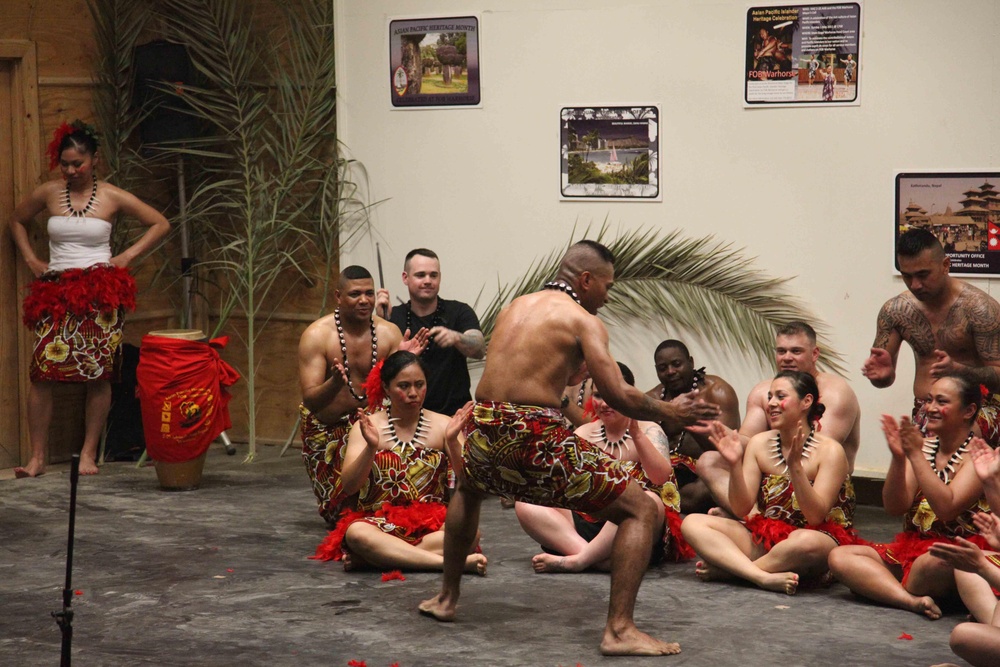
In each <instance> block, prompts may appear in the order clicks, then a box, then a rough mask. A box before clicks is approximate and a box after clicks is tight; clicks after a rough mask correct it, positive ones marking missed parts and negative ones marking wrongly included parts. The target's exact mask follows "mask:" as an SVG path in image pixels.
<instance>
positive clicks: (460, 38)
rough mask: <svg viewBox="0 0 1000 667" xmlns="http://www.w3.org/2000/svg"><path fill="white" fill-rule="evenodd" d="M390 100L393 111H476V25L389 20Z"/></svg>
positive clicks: (465, 20)
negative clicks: (461, 109) (446, 108)
mask: <svg viewBox="0 0 1000 667" xmlns="http://www.w3.org/2000/svg"><path fill="white" fill-rule="evenodd" d="M389 96H390V98H391V99H392V106H393V107H394V108H396V109H412V108H427V107H470V106H472V107H474V106H478V105H479V103H480V92H479V19H478V18H476V17H475V16H458V17H442V18H423V19H393V20H390V21H389Z"/></svg>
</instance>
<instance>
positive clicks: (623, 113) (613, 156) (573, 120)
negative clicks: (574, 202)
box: [559, 105, 660, 201]
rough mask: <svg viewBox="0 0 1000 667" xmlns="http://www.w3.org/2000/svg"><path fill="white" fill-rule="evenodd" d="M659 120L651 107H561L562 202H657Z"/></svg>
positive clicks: (658, 116)
mask: <svg viewBox="0 0 1000 667" xmlns="http://www.w3.org/2000/svg"><path fill="white" fill-rule="evenodd" d="M659 118H660V112H659V108H658V107H656V106H651V105H641V106H621V107H612V106H607V107H600V106H592V107H563V108H562V110H561V112H560V128H561V129H560V134H559V138H560V145H561V165H562V168H561V176H562V181H561V189H560V193H561V194H562V197H563V198H564V199H631V200H647V201H648V200H657V199H659V198H660V185H659V183H660V178H659V155H660V149H659V141H660V140H659Z"/></svg>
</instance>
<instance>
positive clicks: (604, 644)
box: [420, 241, 719, 655]
mask: <svg viewBox="0 0 1000 667" xmlns="http://www.w3.org/2000/svg"><path fill="white" fill-rule="evenodd" d="M613 282H614V256H613V255H612V254H611V252H610V251H609V250H608V249H607V248H605V247H604V246H602V245H601V244H599V243H596V242H594V241H580V242H579V243H576V244H574V245H573V246H571V247H570V248H569V250H568V251H567V252H566V255H565V257H563V259H562V262H561V264H560V267H559V275H558V276H557V278H556V280H555V281H553V282H550V283H546V285H545V289H543V290H542V291H540V292H536V293H534V294H528V295H525V296H522V297H519V298H517V299H515V300H514V301H513V302H512V303H511V304H510V305H508V306H507V307H506V308H504V310H503V311H502V312H501V313H500V316H499V317H498V318H497V323H496V326H495V327H494V330H493V337H492V340H491V342H490V346H489V351H488V354H487V358H486V368H485V369H484V372H483V376H482V379H481V380H480V381H479V386H478V388H477V390H476V403H475V409H474V410H473V413H472V416H471V418H470V421H469V423H468V424H467V425H466V430H467V433H468V439H467V441H466V447H465V451H464V452H463V456H462V464H461V465H462V468H463V469H461V470H456V473H457V477H458V485H457V489H456V493H455V494H454V496H453V497H452V500H451V503H450V504H449V506H448V516H447V519H446V521H445V547H444V561H445V562H444V579H443V582H442V587H441V593H440V594H439V595H436V596H434V597H433V598H431V599H429V600H425V601H424V602H422V603H421V604H420V611H421V613H423V614H427V615H429V616H432V617H434V618H436V619H437V620H439V621H452V620H454V618H455V608H456V605H457V604H458V597H459V585H460V583H461V578H462V569H463V568H464V564H465V558H466V554H468V552H469V546H470V545H471V544H472V541H473V540H474V539H475V537H476V530H477V528H478V524H479V507H480V504H481V503H482V501H483V499H484V497H485V496H486V494H494V495H504V496H507V497H510V498H513V499H516V500H522V501H525V502H528V503H533V504H535V505H545V506H549V507H562V508H566V509H571V510H577V511H580V512H586V513H588V514H590V515H591V516H594V517H595V518H598V519H604V520H607V521H611V522H613V523H616V524H618V532H617V535H616V536H615V541H614V546H613V548H612V553H611V598H610V604H609V609H608V621H607V625H606V626H605V629H604V637H603V639H602V640H601V652H602V653H603V654H605V655H668V654H673V653H679V652H680V650H681V649H680V646H679V645H678V644H675V643H667V642H661V641H658V640H656V639H653V638H652V637H650V636H649V635H646V634H645V633H643V632H640V631H639V629H638V628H636V626H635V622H634V621H633V609H634V607H635V599H636V595H637V594H638V592H639V585H640V583H642V576H643V573H644V572H645V570H646V565H647V564H648V562H649V555H650V551H651V549H652V545H653V534H654V531H655V529H656V521H657V507H656V503H655V502H654V501H653V499H652V498H650V497H649V496H647V495H646V494H645V493H643V491H642V488H641V487H640V486H639V485H638V484H637V483H636V482H634V481H631V479H630V477H629V475H628V473H627V472H626V471H625V470H624V469H623V468H622V467H621V463H620V462H618V461H616V460H615V459H613V458H611V457H610V456H607V455H606V454H604V453H603V452H602V451H601V450H600V448H598V447H596V446H594V445H591V444H589V443H587V442H586V441H584V440H581V439H580V438H579V437H577V436H575V435H574V434H573V432H572V431H569V430H567V429H566V428H565V426H564V423H565V422H564V421H563V419H562V414H561V412H560V410H559V408H560V404H561V399H562V395H563V391H564V390H565V388H566V387H567V386H568V385H572V384H574V383H576V382H579V381H580V379H581V378H580V377H575V378H574V377H573V376H574V375H576V374H577V373H578V370H579V369H580V367H581V364H582V363H583V362H586V364H587V368H588V369H589V371H590V376H591V377H592V378H593V380H594V383H595V385H596V386H597V389H598V390H599V391H600V393H601V396H602V397H603V398H604V400H605V401H606V402H607V403H608V404H609V405H610V406H611V407H613V408H614V409H615V410H618V411H619V412H621V413H623V414H625V415H627V416H629V417H634V418H635V419H645V420H649V421H657V422H659V421H664V420H677V421H679V422H682V423H684V424H693V423H695V422H696V421H698V420H700V419H712V418H714V417H715V416H717V415H718V412H719V408H718V406H716V405H712V404H708V403H705V402H704V401H703V400H700V399H694V398H686V399H684V400H682V401H679V402H675V403H666V402H663V401H660V400H657V399H655V398H653V397H650V396H646V395H645V394H643V393H642V392H641V391H639V390H637V389H635V388H634V387H630V386H629V385H628V384H626V383H625V381H624V380H623V379H622V374H621V371H620V370H619V369H618V364H617V363H615V360H614V359H612V358H611V353H610V352H609V350H608V332H607V330H606V329H605V328H604V325H603V324H602V323H601V321H600V320H599V319H597V317H596V313H597V310H598V309H599V308H601V307H602V306H603V305H604V304H605V303H606V302H607V299H608V290H610V289H611V285H612V283H613Z"/></svg>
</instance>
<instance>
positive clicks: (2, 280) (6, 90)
mask: <svg viewBox="0 0 1000 667" xmlns="http://www.w3.org/2000/svg"><path fill="white" fill-rule="evenodd" d="M12 70H13V66H12V64H11V61H10V60H0V154H2V155H8V156H9V155H12V153H13V143H12V141H13V136H14V125H13V122H12V118H11V111H12V97H13V95H12V87H13V81H14V77H13V71H12ZM14 204H15V202H14V164H13V161H12V160H10V159H0V221H2V223H3V224H2V227H0V313H3V315H2V316H0V468H12V467H14V466H16V465H19V464H20V463H21V462H22V461H21V452H20V449H21V446H20V443H21V423H20V418H19V414H20V406H21V392H20V388H19V384H20V383H19V378H20V375H21V371H20V369H19V368H18V361H17V359H18V349H19V346H20V344H19V343H18V326H20V312H21V306H20V304H19V303H18V299H17V270H16V269H17V265H16V263H15V262H16V261H17V258H16V248H14V243H13V241H12V240H11V237H10V234H9V233H8V231H7V229H6V222H7V220H9V219H10V216H11V213H12V211H13V210H14Z"/></svg>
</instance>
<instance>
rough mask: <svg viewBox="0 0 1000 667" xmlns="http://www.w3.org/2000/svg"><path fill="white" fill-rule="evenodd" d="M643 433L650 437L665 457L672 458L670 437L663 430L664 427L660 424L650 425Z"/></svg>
mask: <svg viewBox="0 0 1000 667" xmlns="http://www.w3.org/2000/svg"><path fill="white" fill-rule="evenodd" d="M643 433H645V434H646V437H647V438H649V441H650V442H652V443H653V446H654V447H656V449H657V450H658V451H659V452H660V453H661V454H663V455H664V456H665V457H667V458H670V438H668V437H667V434H666V433H664V432H663V429H662V428H660V427H658V426H649V427H647V428H646V429H645V430H644V431H643Z"/></svg>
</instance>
